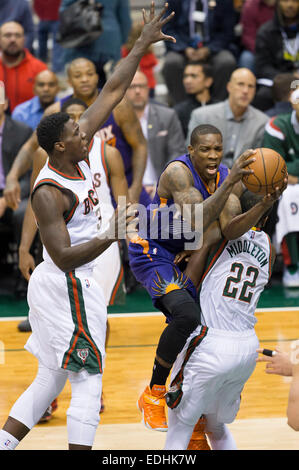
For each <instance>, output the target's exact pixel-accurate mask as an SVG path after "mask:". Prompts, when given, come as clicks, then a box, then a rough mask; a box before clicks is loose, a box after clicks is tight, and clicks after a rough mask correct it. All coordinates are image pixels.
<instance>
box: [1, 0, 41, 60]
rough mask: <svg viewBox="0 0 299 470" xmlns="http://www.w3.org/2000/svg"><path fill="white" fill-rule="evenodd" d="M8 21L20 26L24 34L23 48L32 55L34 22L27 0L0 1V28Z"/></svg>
mask: <svg viewBox="0 0 299 470" xmlns="http://www.w3.org/2000/svg"><path fill="white" fill-rule="evenodd" d="M9 21H15V22H17V23H19V24H20V25H22V27H23V29H24V33H25V47H26V48H27V49H28V50H29V51H30V52H32V53H33V41H34V35H35V33H34V22H33V17H32V11H31V7H30V4H29V2H28V1H27V0H13V2H12V1H11V0H1V2H0V26H1V25H2V24H4V23H7V22H9Z"/></svg>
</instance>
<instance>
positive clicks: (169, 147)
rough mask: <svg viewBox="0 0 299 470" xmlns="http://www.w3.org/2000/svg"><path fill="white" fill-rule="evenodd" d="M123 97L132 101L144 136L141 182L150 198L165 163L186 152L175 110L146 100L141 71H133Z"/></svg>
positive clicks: (145, 86) (147, 88) (144, 78)
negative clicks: (144, 164) (145, 157)
mask: <svg viewBox="0 0 299 470" xmlns="http://www.w3.org/2000/svg"><path fill="white" fill-rule="evenodd" d="M126 97H127V99H128V100H129V101H130V102H131V103H132V105H133V108H134V109H135V112H136V114H137V117H138V119H139V121H140V124H141V127H142V131H143V134H144V137H145V138H146V139H147V149H148V155H147V164H146V168H145V172H144V176H143V185H144V187H145V189H146V190H147V191H148V193H149V194H150V196H151V197H153V196H154V193H155V189H156V183H157V180H158V178H159V176H160V174H161V173H162V171H163V169H164V167H165V165H166V164H167V163H169V162H170V161H171V160H173V159H174V158H176V157H178V156H180V155H183V154H184V153H186V151H187V149H186V147H185V139H184V134H183V130H182V126H181V123H180V120H179V118H178V116H177V114H176V112H175V110H174V109H172V108H169V107H168V106H165V105H163V104H160V103H157V102H156V101H152V100H150V99H149V86H148V81H147V77H146V75H144V73H143V72H141V71H138V72H136V74H135V76H134V78H133V80H132V83H131V85H130V87H129V88H128V90H127V93H126Z"/></svg>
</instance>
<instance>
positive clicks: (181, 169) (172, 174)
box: [164, 161, 194, 191]
mask: <svg viewBox="0 0 299 470" xmlns="http://www.w3.org/2000/svg"><path fill="white" fill-rule="evenodd" d="M164 177H165V180H166V182H167V186H168V189H169V190H172V191H173V190H174V191H183V190H185V189H188V188H190V186H193V184H194V183H193V176H192V174H191V172H190V170H189V169H188V168H187V166H186V165H184V163H181V162H178V161H176V162H173V163H170V164H169V165H168V167H167V168H166V170H165V171H164Z"/></svg>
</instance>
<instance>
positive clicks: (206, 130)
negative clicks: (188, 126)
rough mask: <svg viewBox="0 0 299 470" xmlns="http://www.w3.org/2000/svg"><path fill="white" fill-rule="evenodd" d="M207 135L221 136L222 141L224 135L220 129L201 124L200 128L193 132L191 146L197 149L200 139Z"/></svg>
mask: <svg viewBox="0 0 299 470" xmlns="http://www.w3.org/2000/svg"><path fill="white" fill-rule="evenodd" d="M206 134H219V135H220V136H221V140H222V134H221V132H220V130H219V129H218V127H215V126H212V125H211V124H201V125H200V126H197V127H195V129H193V131H192V134H191V138H190V144H191V145H192V147H195V146H196V145H197V144H198V142H199V140H200V137H201V136H202V135H206Z"/></svg>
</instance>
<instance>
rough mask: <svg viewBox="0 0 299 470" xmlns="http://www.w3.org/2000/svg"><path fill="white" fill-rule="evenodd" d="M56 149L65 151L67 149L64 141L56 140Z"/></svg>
mask: <svg viewBox="0 0 299 470" xmlns="http://www.w3.org/2000/svg"><path fill="white" fill-rule="evenodd" d="M54 150H56V151H57V152H64V150H65V145H64V142H55V144H54Z"/></svg>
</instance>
